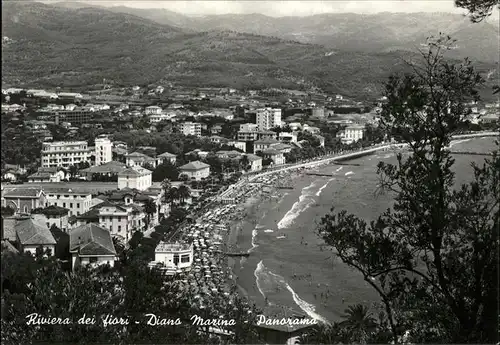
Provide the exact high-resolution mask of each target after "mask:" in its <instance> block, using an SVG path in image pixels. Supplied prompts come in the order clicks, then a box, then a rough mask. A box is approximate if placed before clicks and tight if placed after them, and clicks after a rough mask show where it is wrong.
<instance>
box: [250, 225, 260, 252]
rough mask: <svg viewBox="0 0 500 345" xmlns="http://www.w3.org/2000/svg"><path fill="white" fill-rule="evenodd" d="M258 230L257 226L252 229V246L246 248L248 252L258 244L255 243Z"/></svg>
mask: <svg viewBox="0 0 500 345" xmlns="http://www.w3.org/2000/svg"><path fill="white" fill-rule="evenodd" d="M258 233H259V232H258V230H257V227H256V228H255V229H253V230H252V248H250V249H249V250H248V252H249V253H250V252H251V251H252V250H254V249H255V248H257V247H258V246H259V245H258V244H256V243H255V239H256V238H257V234H258Z"/></svg>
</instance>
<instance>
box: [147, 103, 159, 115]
mask: <svg viewBox="0 0 500 345" xmlns="http://www.w3.org/2000/svg"><path fill="white" fill-rule="evenodd" d="M144 111H145V113H146V115H159V114H161V113H162V109H161V108H160V107H157V106H155V105H152V106H150V107H146V109H145V110H144Z"/></svg>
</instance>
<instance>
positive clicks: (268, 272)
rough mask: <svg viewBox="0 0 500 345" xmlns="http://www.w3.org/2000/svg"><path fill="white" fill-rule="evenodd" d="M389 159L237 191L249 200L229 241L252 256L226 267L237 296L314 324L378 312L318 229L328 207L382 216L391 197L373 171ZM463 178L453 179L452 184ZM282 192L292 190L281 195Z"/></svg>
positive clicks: (322, 168) (285, 175)
mask: <svg viewBox="0 0 500 345" xmlns="http://www.w3.org/2000/svg"><path fill="white" fill-rule="evenodd" d="M479 141H480V142H481V146H484V143H482V140H479ZM468 142H469V141H468V140H467V141H462V142H457V143H456V144H455V145H456V147H457V148H458V147H460V146H462V145H463V144H467V143H468ZM465 158H466V156H457V159H458V162H457V171H460V172H462V173H463V172H464V171H467V169H470V159H469V158H470V157H469V158H467V159H465ZM476 158H477V159H479V160H481V159H482V158H481V157H479V156H477V157H476ZM393 160H394V152H387V151H381V152H377V153H376V154H374V155H371V156H365V157H360V158H356V159H353V160H347V161H343V162H342V163H339V162H331V163H329V164H321V165H319V166H316V167H313V168H310V169H299V170H297V169H295V170H291V171H288V172H282V173H277V174H272V175H268V176H266V177H265V178H266V179H267V180H264V178H258V179H256V180H254V181H253V182H251V183H250V184H249V185H244V186H243V189H242V190H241V192H242V194H245V195H246V196H245V197H244V198H243V200H244V201H242V202H240V203H239V204H238V206H237V207H238V208H241V209H242V212H241V213H240V216H239V217H240V219H236V220H235V221H234V222H233V223H232V224H231V231H230V234H229V238H228V241H229V242H228V243H230V245H231V246H232V247H233V248H234V249H235V250H237V251H239V252H249V253H250V256H249V257H242V258H234V259H235V260H233V259H231V260H230V265H229V267H230V268H231V270H232V273H233V274H232V275H233V276H234V277H237V278H235V281H236V283H237V284H238V286H239V290H240V291H241V292H242V293H244V294H245V295H246V296H248V297H249V298H250V299H251V300H252V301H253V302H254V303H256V304H257V306H259V307H261V308H264V307H265V306H266V305H267V304H269V303H270V304H275V305H277V304H280V305H285V306H287V307H291V308H293V309H294V310H295V311H297V313H299V314H302V315H308V316H309V317H311V318H316V319H317V320H328V321H340V320H342V316H343V314H344V310H345V309H346V308H347V307H348V306H349V305H352V304H356V303H361V304H364V305H366V306H369V307H371V306H375V305H376V304H377V303H378V302H379V297H378V295H377V294H376V292H375V291H374V290H373V289H372V288H371V287H370V286H369V285H368V283H366V282H365V281H364V280H363V278H362V277H361V276H360V274H359V273H357V272H356V271H354V270H351V269H350V268H349V267H348V266H347V265H345V264H343V263H342V262H341V261H340V260H339V259H338V258H337V257H335V255H334V253H333V252H332V251H331V248H329V247H328V246H325V244H324V243H323V241H322V240H321V239H320V238H319V237H318V236H317V234H316V233H315V230H316V228H317V223H318V222H319V220H320V219H321V217H322V216H323V215H324V214H326V213H328V212H329V211H330V208H331V207H332V206H334V207H335V208H336V209H337V210H342V209H345V210H346V211H348V212H349V213H352V214H355V215H357V216H359V217H362V218H364V219H366V220H372V219H374V218H375V217H376V216H377V215H379V214H380V213H382V212H383V211H385V209H386V208H387V207H389V206H390V205H391V204H392V198H391V197H390V196H389V195H381V196H380V195H376V193H374V191H375V190H376V189H377V184H378V182H379V180H378V176H377V174H376V170H377V168H376V166H377V163H378V162H379V161H386V162H393ZM306 172H314V173H318V174H319V175H318V176H316V175H307V174H306ZM278 174H279V175H278ZM323 174H324V175H325V176H320V175H323ZM467 175H468V174H466V176H467ZM273 176H274V177H273ZM461 179H462V178H461V174H458V176H457V180H458V181H461ZM254 182H255V183H254ZM259 184H260V185H259ZM286 185H291V186H292V187H293V189H280V188H278V187H280V186H281V187H283V186H286ZM235 194H236V193H235Z"/></svg>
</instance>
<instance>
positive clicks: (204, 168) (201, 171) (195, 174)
mask: <svg viewBox="0 0 500 345" xmlns="http://www.w3.org/2000/svg"><path fill="white" fill-rule="evenodd" d="M179 175H186V176H187V177H188V179H190V180H197V181H199V180H201V179H205V178H207V177H208V176H209V175H210V165H208V164H205V163H203V162H200V161H194V162H190V163H188V164H185V165H183V166H181V167H180V168H179Z"/></svg>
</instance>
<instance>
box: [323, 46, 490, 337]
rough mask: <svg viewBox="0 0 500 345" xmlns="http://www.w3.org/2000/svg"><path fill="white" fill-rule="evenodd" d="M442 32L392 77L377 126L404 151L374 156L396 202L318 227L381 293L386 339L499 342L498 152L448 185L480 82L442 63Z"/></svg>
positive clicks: (461, 67) (334, 217)
mask: <svg viewBox="0 0 500 345" xmlns="http://www.w3.org/2000/svg"><path fill="white" fill-rule="evenodd" d="M450 43H451V41H450V39H449V38H444V37H440V38H438V39H436V40H430V41H429V44H428V45H427V48H428V49H427V50H426V51H425V52H422V56H423V58H424V59H423V63H422V64H420V65H414V66H413V73H412V74H408V75H404V76H396V77H391V78H390V79H389V81H388V83H387V85H386V92H385V96H386V97H387V101H388V102H387V104H386V105H385V106H384V107H383V110H382V124H381V125H382V126H383V128H384V129H385V130H386V131H387V132H388V133H390V135H391V136H392V137H394V138H395V139H396V140H397V141H399V142H404V143H406V144H407V145H408V148H409V150H410V153H411V154H410V155H409V156H406V155H405V156H403V155H402V154H398V155H397V164H387V163H383V162H381V163H379V165H378V173H379V175H380V176H381V186H382V187H383V188H385V190H387V191H389V192H390V193H393V194H394V195H395V204H394V206H393V207H392V209H388V210H387V211H386V212H384V213H383V214H382V215H380V216H379V217H378V219H376V221H373V222H371V223H370V224H367V223H366V222H365V221H364V220H363V219H360V218H358V217H357V216H355V215H352V214H347V212H346V211H342V212H340V213H338V214H335V213H334V212H333V210H332V213H331V214H329V215H326V216H325V217H323V219H322V221H321V223H320V226H319V233H320V235H321V236H322V237H323V239H324V240H325V241H326V243H327V244H329V245H331V246H333V247H334V248H335V250H336V252H337V255H338V256H339V257H340V259H341V260H342V261H343V262H344V263H346V264H347V265H349V266H350V267H352V268H354V269H355V270H357V271H359V272H360V273H361V274H362V276H363V277H364V280H365V281H366V282H367V283H368V284H369V285H370V286H371V287H373V289H375V290H376V291H377V292H378V294H379V295H380V298H381V300H382V302H383V303H382V304H383V306H384V313H385V314H386V316H387V324H388V331H390V333H391V334H392V338H393V341H395V342H398V339H399V337H400V336H402V335H403V334H407V335H409V338H408V339H409V341H412V342H418V343H420V342H422V343H423V342H427V343H428V342H436V343H438V342H439V343H449V342H457V343H495V342H498V290H497V284H498V254H499V252H498V248H499V239H498V235H499V234H498V228H499V225H500V222H499V199H500V194H499V191H500V190H499V187H500V159H499V156H498V152H495V153H494V154H493V156H492V158H491V159H488V160H486V161H485V163H484V165H483V166H481V167H478V166H473V170H474V176H473V178H472V181H471V182H469V183H468V184H465V185H463V186H458V187H457V186H455V185H454V180H455V179H454V173H453V171H452V167H453V164H454V159H453V158H452V156H451V154H450V152H449V151H448V150H447V147H448V146H449V144H450V141H451V139H452V135H453V133H454V132H455V131H456V130H458V129H459V128H461V126H462V125H463V122H464V121H465V120H466V117H467V115H468V114H469V112H470V109H468V107H467V104H468V103H469V102H470V101H472V100H477V98H478V96H477V91H476V88H478V87H479V86H480V85H481V83H482V80H481V78H480V76H479V75H478V74H477V73H476V72H475V71H474V69H473V68H472V66H471V65H470V63H469V62H468V61H467V60H465V62H464V63H462V64H450V63H448V62H446V61H445V60H444V59H443V56H442V52H443V51H444V50H445V49H447V48H446V47H448V46H449V44H450Z"/></svg>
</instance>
